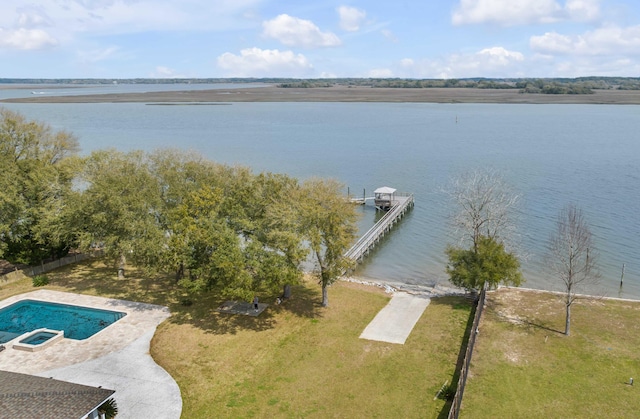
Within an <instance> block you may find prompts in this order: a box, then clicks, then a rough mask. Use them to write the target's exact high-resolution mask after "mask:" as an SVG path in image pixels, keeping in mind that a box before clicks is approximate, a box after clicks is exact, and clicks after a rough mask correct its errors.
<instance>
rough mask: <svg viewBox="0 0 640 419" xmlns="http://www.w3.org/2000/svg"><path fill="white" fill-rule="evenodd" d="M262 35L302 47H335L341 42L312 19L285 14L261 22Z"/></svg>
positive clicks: (285, 43) (291, 45)
mask: <svg viewBox="0 0 640 419" xmlns="http://www.w3.org/2000/svg"><path fill="white" fill-rule="evenodd" d="M262 27H263V29H264V31H263V35H264V36H266V37H268V38H273V39H277V40H278V41H280V42H281V43H282V44H284V45H286V46H290V47H293V46H298V47H304V48H318V47H335V46H338V45H340V44H341V43H342V42H341V41H340V38H338V36H337V35H335V34H334V33H332V32H322V31H321V30H320V28H318V27H317V26H316V25H315V24H314V23H313V22H312V21H310V20H305V19H299V18H297V17H293V16H289V15H287V14H283V15H279V16H277V17H275V18H274V19H271V20H267V21H265V22H263V23H262Z"/></svg>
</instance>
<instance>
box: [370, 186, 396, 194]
mask: <svg viewBox="0 0 640 419" xmlns="http://www.w3.org/2000/svg"><path fill="white" fill-rule="evenodd" d="M395 191H396V190H395V189H393V188H390V187H388V186H383V187H381V188H378V189H376V190H375V191H373V193H382V194H392V193H395Z"/></svg>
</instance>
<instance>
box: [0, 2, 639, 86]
mask: <svg viewBox="0 0 640 419" xmlns="http://www.w3.org/2000/svg"><path fill="white" fill-rule="evenodd" d="M583 76H621V77H638V76H640V1H638V0H564V1H563V0H393V1H391V0H366V1H365V0H354V1H350V0H335V1H334V0H313V1H304V0H278V1H276V0H1V1H0V78H210V77H211V78H218V77H258V78H261V77H293V78H334V77H365V78H367V77H374V78H387V77H398V78H445V79H450V78H467V77H490V78H505V77H507V78H512V77H583Z"/></svg>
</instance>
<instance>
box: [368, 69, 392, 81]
mask: <svg viewBox="0 0 640 419" xmlns="http://www.w3.org/2000/svg"><path fill="white" fill-rule="evenodd" d="M369 77H371V78H374V79H387V78H390V77H393V71H392V70H390V69H388V68H374V69H373V70H370V71H369Z"/></svg>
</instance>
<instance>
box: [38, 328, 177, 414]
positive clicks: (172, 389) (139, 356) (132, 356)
mask: <svg viewBox="0 0 640 419" xmlns="http://www.w3.org/2000/svg"><path fill="white" fill-rule="evenodd" d="M152 337H153V331H149V332H147V333H146V334H145V335H143V336H142V337H140V338H138V340H136V341H135V342H133V343H132V344H130V345H129V346H127V347H126V348H124V349H121V350H119V351H117V352H114V353H112V354H109V355H105V356H103V357H101V358H98V359H94V360H92V361H87V362H83V363H80V364H76V365H70V366H68V367H63V368H58V369H55V370H50V371H45V372H42V373H39V374H37V375H39V376H41V377H53V378H55V379H58V380H64V381H70V382H72V383H77V384H85V385H89V386H94V387H97V386H102V387H103V388H107V389H111V390H116V393H115V394H114V395H113V396H114V398H115V400H116V403H117V404H118V419H137V418H163V419H173V418H175V419H179V418H180V413H181V412H182V399H181V397H180V389H179V388H178V385H177V384H176V382H175V381H174V380H173V378H171V376H170V375H169V374H168V373H167V372H166V371H165V370H163V369H162V368H161V367H160V366H159V365H158V364H156V363H155V362H154V361H153V359H152V358H151V356H149V343H150V342H151V338H152Z"/></svg>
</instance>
